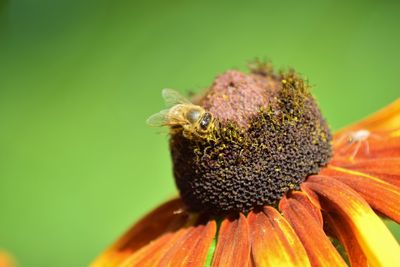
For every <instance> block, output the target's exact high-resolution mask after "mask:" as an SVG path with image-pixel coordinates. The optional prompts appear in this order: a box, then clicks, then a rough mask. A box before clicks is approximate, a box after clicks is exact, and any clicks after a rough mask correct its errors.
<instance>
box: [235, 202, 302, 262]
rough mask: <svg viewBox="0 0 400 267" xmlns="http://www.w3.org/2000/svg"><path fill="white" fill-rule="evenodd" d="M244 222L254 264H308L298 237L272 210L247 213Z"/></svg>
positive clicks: (269, 208)
mask: <svg viewBox="0 0 400 267" xmlns="http://www.w3.org/2000/svg"><path fill="white" fill-rule="evenodd" d="M248 222H249V227H250V237H251V249H252V257H253V259H254V263H255V265H256V266H263V267H264V266H310V262H309V260H308V257H307V253H306V251H305V249H304V247H303V245H302V243H301V242H300V239H299V238H298V236H297V235H296V233H295V231H294V230H293V228H292V227H291V226H290V225H289V223H288V222H287V221H286V220H285V218H283V217H282V216H281V215H280V214H279V212H278V211H277V210H276V209H274V208H272V207H265V208H264V211H263V212H250V213H249V215H248ZM233 266H240V265H233Z"/></svg>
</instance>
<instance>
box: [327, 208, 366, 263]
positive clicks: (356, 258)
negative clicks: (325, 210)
mask: <svg viewBox="0 0 400 267" xmlns="http://www.w3.org/2000/svg"><path fill="white" fill-rule="evenodd" d="M325 220H326V222H327V224H328V225H329V230H330V231H331V232H332V234H333V235H334V236H335V237H336V239H338V240H339V241H340V243H341V244H342V245H343V246H344V248H345V250H346V253H347V256H348V258H349V261H350V264H351V266H356V267H364V266H365V267H367V266H368V261H367V258H366V257H365V254H364V252H363V251H362V249H361V247H360V244H359V243H358V240H357V238H356V237H355V235H354V233H353V231H352V230H351V226H350V225H349V224H348V223H347V222H346V221H344V220H341V218H340V217H339V216H338V215H337V214H334V213H331V214H327V215H326V216H325Z"/></svg>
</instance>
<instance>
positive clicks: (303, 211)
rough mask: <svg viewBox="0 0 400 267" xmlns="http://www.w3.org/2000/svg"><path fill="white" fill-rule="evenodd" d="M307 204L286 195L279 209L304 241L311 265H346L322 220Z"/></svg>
mask: <svg viewBox="0 0 400 267" xmlns="http://www.w3.org/2000/svg"><path fill="white" fill-rule="evenodd" d="M305 198H306V197H305ZM304 201H307V200H306V199H305V200H304ZM307 206H308V205H307ZM307 206H304V205H303V204H302V203H301V202H300V201H298V200H297V199H292V198H290V197H284V198H283V199H282V200H281V201H280V203H279V209H280V210H281V211H282V213H283V216H284V217H285V218H286V219H287V220H288V221H289V223H290V224H291V225H292V227H293V229H294V230H295V231H296V233H297V235H298V237H299V238H300V240H301V242H302V243H303V245H304V248H305V249H306V251H307V254H308V257H309V259H310V262H311V265H312V266H346V263H345V262H344V261H343V259H342V258H341V256H340V255H339V253H338V252H337V251H336V249H335V247H334V246H333V245H332V243H331V241H330V240H329V238H328V237H327V236H326V234H325V232H324V230H323V228H322V226H321V225H320V222H319V221H318V220H316V218H315V217H314V215H313V214H312V213H311V212H310V211H309V210H308V208H307Z"/></svg>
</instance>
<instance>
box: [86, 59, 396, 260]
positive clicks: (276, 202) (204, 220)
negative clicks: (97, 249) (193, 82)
mask: <svg viewBox="0 0 400 267" xmlns="http://www.w3.org/2000/svg"><path fill="white" fill-rule="evenodd" d="M169 94H170V93H169ZM174 98H175V99H177V98H178V97H176V96H175V97H174ZM181 101H184V100H181ZM182 103H183V102H181V103H180V104H182ZM194 103H195V104H188V103H186V104H184V105H185V106H179V109H178V106H177V105H180V104H179V103H174V105H173V107H171V109H172V108H173V109H174V112H173V115H171V114H172V113H168V112H167V113H166V112H163V113H162V116H164V118H163V119H164V124H165V125H168V126H171V127H172V129H175V130H174V131H172V132H171V152H172V157H173V162H174V175H175V179H176V183H177V186H178V188H179V190H180V193H181V197H180V198H176V199H173V200H170V201H168V202H166V203H164V204H163V205H161V206H160V207H158V208H156V209H155V210H154V211H152V212H151V213H149V214H148V215H147V216H145V217H144V218H142V219H141V220H140V221H139V222H138V223H136V224H135V225H134V226H133V227H132V228H131V229H130V230H129V231H128V232H127V233H125V234H124V235H123V236H122V237H121V238H120V239H119V240H118V241H117V242H116V243H115V244H114V245H112V246H111V247H110V248H109V249H108V250H106V251H105V252H104V253H103V254H101V255H100V256H99V257H98V258H97V259H96V260H95V261H94V262H93V263H92V266H205V265H210V266H346V265H347V264H351V266H400V249H399V245H398V243H397V241H396V240H395V238H394V237H393V236H392V234H391V233H390V231H389V230H388V229H387V228H386V226H385V225H384V223H383V222H382V220H381V219H380V218H379V217H378V215H377V214H379V215H382V216H385V217H387V218H390V219H392V220H394V221H396V222H397V223H400V99H398V100H396V101H395V102H394V103H392V104H391V105H389V106H387V107H386V108H384V109H383V110H381V111H379V112H377V113H375V114H374V115H372V116H370V117H368V118H366V119H364V120H362V121H360V122H358V123H355V124H353V125H351V126H349V127H346V128H344V129H342V130H340V131H338V132H336V133H335V134H334V135H333V138H332V136H331V135H330V133H329V129H328V126H327V124H326V122H325V120H324V119H323V118H322V116H321V115H320V111H319V109H318V107H317V105H316V104H315V102H314V99H313V98H312V96H311V95H310V94H309V91H308V85H307V84H306V83H305V82H304V81H303V80H302V79H301V78H300V77H299V76H298V75H297V74H295V73H294V72H289V73H286V74H285V73H280V74H276V73H274V72H273V71H272V70H271V69H270V67H269V65H263V64H258V65H257V66H256V67H255V68H253V69H252V73H251V74H249V75H247V74H243V73H240V72H235V71H230V72H227V73H225V74H224V75H221V76H220V77H219V78H217V80H216V81H215V82H214V84H213V86H212V87H211V88H210V89H209V90H208V91H207V92H206V94H205V95H204V96H203V97H202V98H200V99H197V100H195V102H194ZM186 105H192V106H194V107H199V106H201V107H202V108H203V109H204V112H205V110H207V112H209V113H210V114H212V116H213V120H212V121H211V123H215V124H216V125H214V126H215V127H212V128H211V129H212V130H209V131H208V130H207V129H208V128H204V129H203V130H204V131H202V134H201V135H197V134H196V131H199V130H198V128H196V127H195V126H196V125H195V124H194V123H192V124H189V123H188V124H183V122H181V121H179V122H178V123H176V124H177V125H178V126H182V128H184V129H185V130H186V133H188V132H190V133H192V134H190V135H187V134H185V135H182V130H179V129H180V128H179V127H178V131H176V127H174V126H176V125H172V124H173V122H172V119H176V118H177V117H176V116H177V115H176V114H179V115H182V116H183V115H185V114H186V113H183V112H184V111H183V109H181V108H185V109H184V110H185V112H186V111H187V110H189V111H190V108H193V107H192V106H186ZM171 109H170V111H171ZM203 109H199V110H200V111H201V110H203ZM178 110H179V112H178ZM189 111H187V112H189ZM200 115H201V113H200ZM200 115H199V116H200ZM158 116H160V115H158ZM172 116H174V117H172ZM198 121H201V117H199V119H198ZM232 122H233V123H232ZM191 127H192V128H191ZM207 131H208V132H207ZM205 133H206V134H205ZM196 136H197V137H196ZM204 136H208V137H204Z"/></svg>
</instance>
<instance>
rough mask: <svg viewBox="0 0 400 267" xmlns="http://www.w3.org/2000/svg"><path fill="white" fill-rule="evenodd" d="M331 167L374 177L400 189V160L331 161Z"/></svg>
mask: <svg viewBox="0 0 400 267" xmlns="http://www.w3.org/2000/svg"><path fill="white" fill-rule="evenodd" d="M331 165H332V166H337V167H341V168H344V169H349V170H352V171H354V172H358V173H362V174H365V175H370V176H374V177H377V178H379V179H381V180H383V181H385V182H388V183H390V184H393V185H396V186H398V187H400V158H377V159H371V160H364V161H357V162H343V161H342V162H338V161H335V160H333V161H332V162H331Z"/></svg>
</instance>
